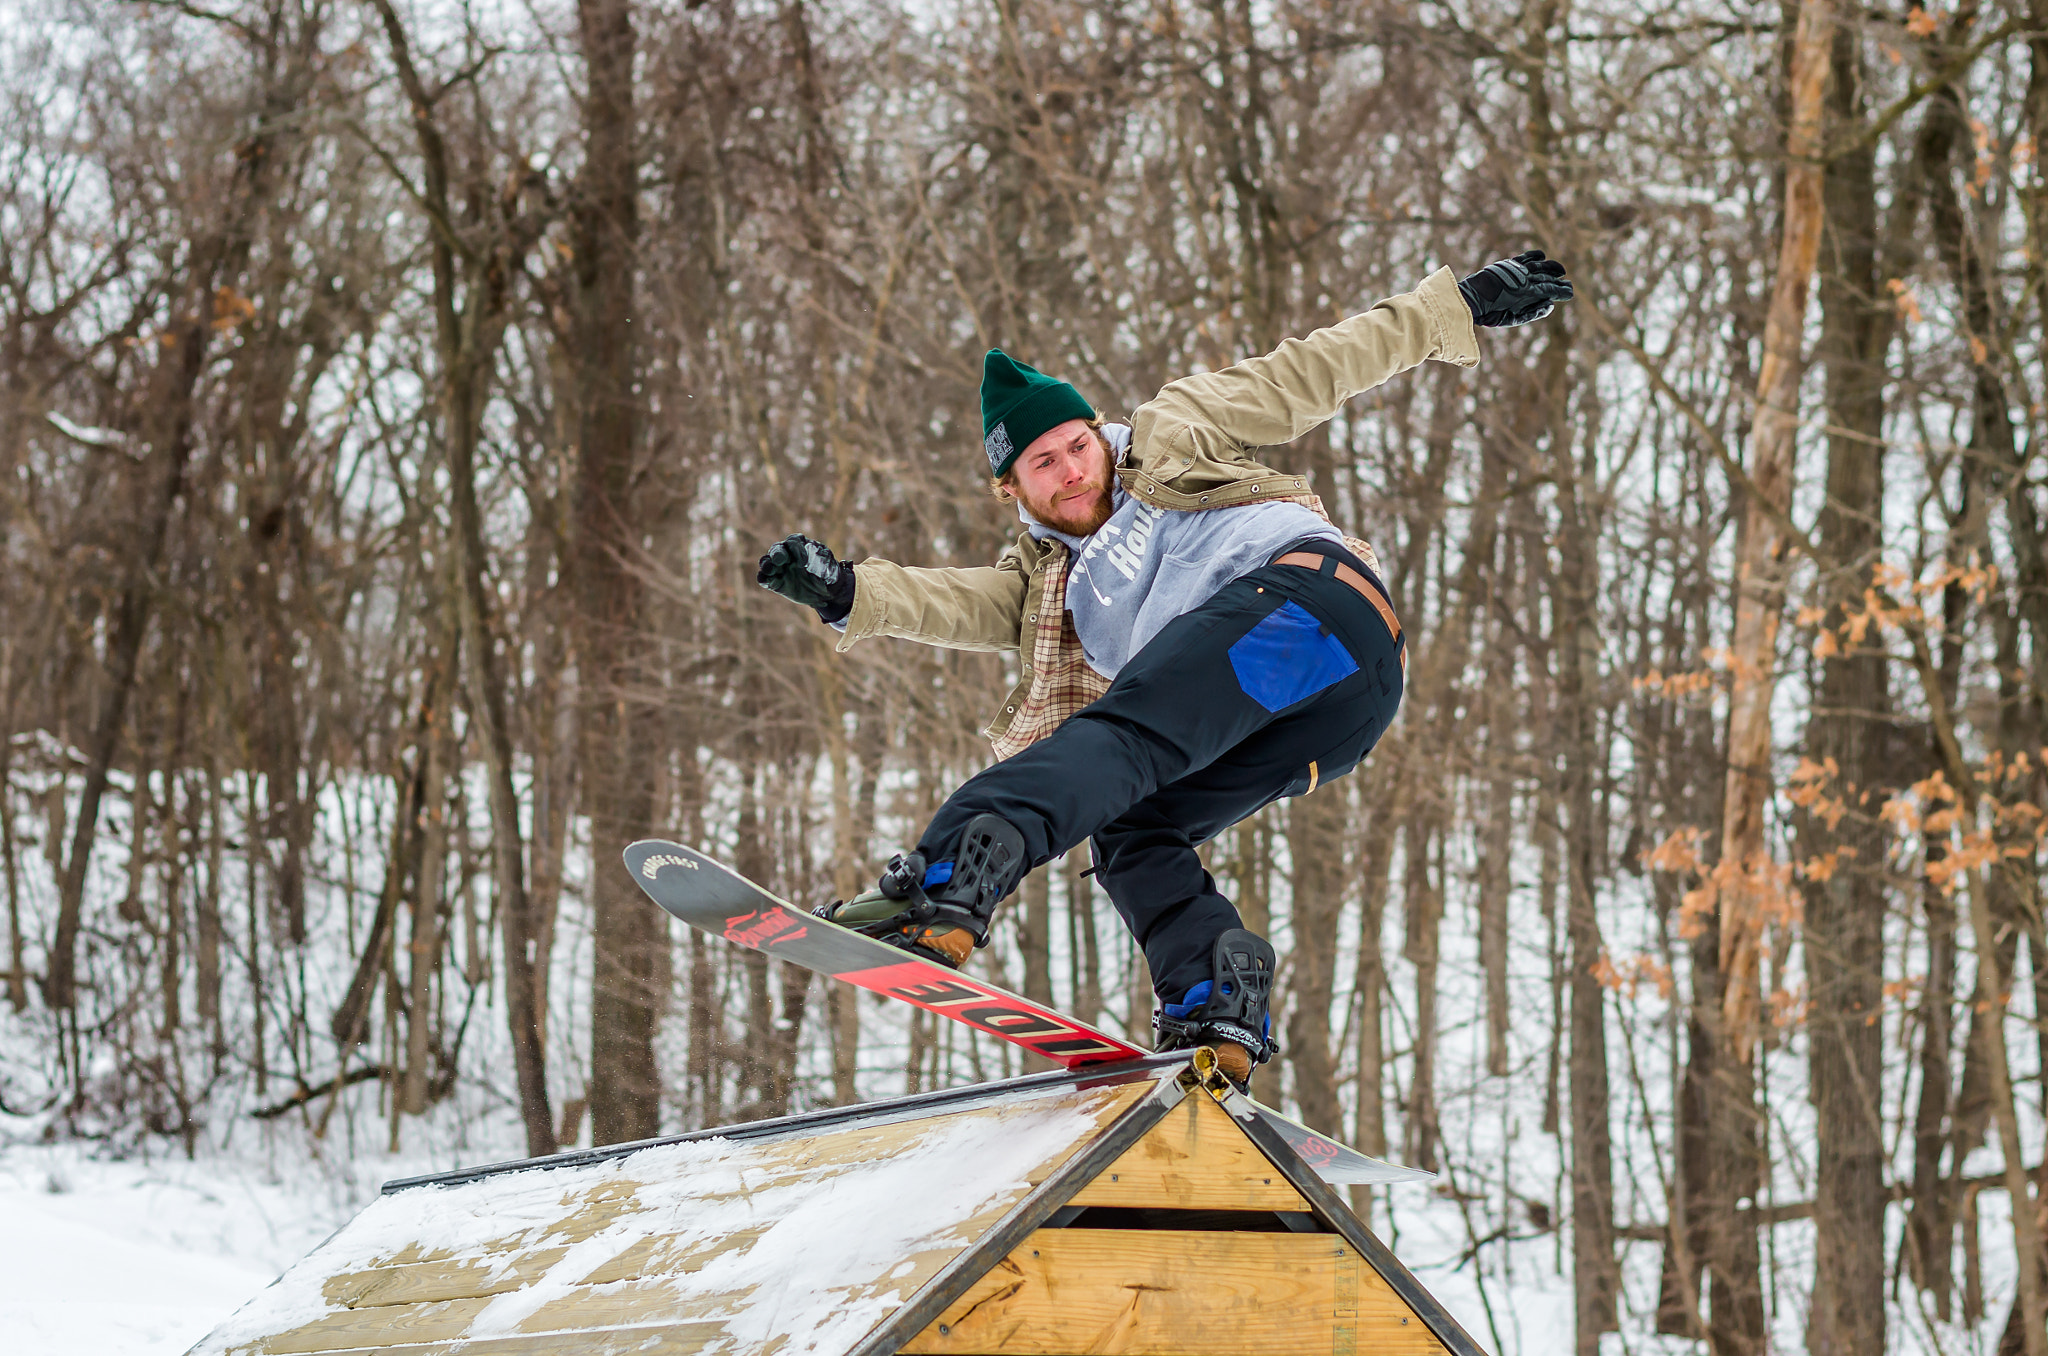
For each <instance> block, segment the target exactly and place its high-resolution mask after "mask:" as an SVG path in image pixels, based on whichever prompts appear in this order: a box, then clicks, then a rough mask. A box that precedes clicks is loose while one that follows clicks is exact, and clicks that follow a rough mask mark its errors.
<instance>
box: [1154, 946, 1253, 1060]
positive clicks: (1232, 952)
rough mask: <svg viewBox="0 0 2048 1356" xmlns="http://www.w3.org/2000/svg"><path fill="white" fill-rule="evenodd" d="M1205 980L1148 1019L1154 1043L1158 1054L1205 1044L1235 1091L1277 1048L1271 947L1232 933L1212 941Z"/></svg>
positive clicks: (1164, 1004)
mask: <svg viewBox="0 0 2048 1356" xmlns="http://www.w3.org/2000/svg"><path fill="white" fill-rule="evenodd" d="M1209 964H1210V975H1211V977H1210V978H1209V979H1205V980H1203V981H1202V982H1201V983H1200V984H1197V985H1195V987H1193V988H1192V989H1189V990H1188V991H1187V992H1186V993H1185V994H1183V995H1182V996H1181V1000H1180V1001H1179V1002H1178V1003H1163V1004H1161V1005H1160V1007H1159V1010H1158V1011H1157V1012H1154V1013H1153V1014H1152V1029H1153V1031H1154V1033H1155V1034H1156V1036H1157V1040H1156V1042H1155V1044H1156V1045H1157V1047H1158V1048H1159V1049H1161V1050H1191V1049H1193V1048H1194V1047H1196V1046H1198V1045H1206V1046H1209V1047H1210V1048H1211V1049H1213V1050H1215V1052H1216V1065H1217V1067H1218V1068H1220V1069H1221V1070H1222V1071H1223V1073H1224V1075H1225V1076H1226V1077H1227V1078H1229V1079H1230V1081H1231V1082H1233V1083H1235V1084H1237V1086H1238V1087H1240V1088H1245V1087H1248V1086H1249V1085H1250V1083H1251V1077H1252V1070H1253V1069H1254V1068H1256V1067H1257V1066H1258V1065H1261V1064H1264V1063H1265V1062H1266V1061H1267V1060H1269V1059H1271V1058H1272V1057H1273V1056H1274V1055H1275V1054H1277V1053H1279V1049H1280V1047H1279V1046H1277V1045H1275V1044H1274V1043H1273V1019H1272V1018H1271V1016H1269V1015H1268V1004H1269V1003H1270V1001H1271V999H1272V993H1273V964H1274V958H1273V948H1272V947H1271V946H1269V945H1268V944H1267V943H1266V941H1265V939H1264V938H1261V937H1257V936H1254V935H1253V934H1251V933H1249V932H1246V931H1245V930H1244V929H1243V928H1232V929H1231V930H1230V931H1228V932H1226V933H1224V934H1223V935H1222V936H1221V937H1218V938H1217V939H1216V950H1215V952H1214V953H1213V954H1212V956H1211V957H1210V961H1209Z"/></svg>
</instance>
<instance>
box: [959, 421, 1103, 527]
mask: <svg viewBox="0 0 2048 1356" xmlns="http://www.w3.org/2000/svg"><path fill="white" fill-rule="evenodd" d="M1108 422H1109V416H1108V415H1106V414H1104V413H1103V412H1102V411H1101V410H1097V411H1096V412H1095V417H1094V418H1093V419H1090V420H1089V421H1088V427H1089V428H1090V429H1092V430H1094V433H1095V441H1096V442H1098V443H1101V444H1102V449H1103V451H1105V452H1107V451H1108V450H1109V439H1107V438H1105V437H1103V436H1102V426H1103V425H1104V424H1106V423H1108ZM1017 455H1018V457H1019V458H1020V459H1021V458H1022V457H1023V455H1024V454H1023V453H1021V452H1020V453H1018V454H1017ZM1016 476H1017V463H1016V462H1014V461H1013V462H1011V463H1010V469H1009V470H1007V471H1005V472H1003V473H1002V474H1001V475H999V476H990V477H989V478H988V492H989V495H990V496H991V497H992V498H993V499H994V500H995V501H996V502H997V503H999V504H1008V503H1011V502H1013V501H1014V500H1015V499H1016V498H1017V495H1016V492H1015V491H1014V490H1012V489H1011V488H1010V482H1011V481H1012V480H1014V479H1016Z"/></svg>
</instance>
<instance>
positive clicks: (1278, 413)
mask: <svg viewBox="0 0 2048 1356" xmlns="http://www.w3.org/2000/svg"><path fill="white" fill-rule="evenodd" d="M1571 295H1572V286H1571V283H1569V282H1568V281H1566V280H1565V276H1564V268H1563V266H1562V265H1561V264H1559V263H1557V262H1556V261H1554V260H1549V259H1546V258H1544V255H1543V252H1542V251H1541V250H1530V251H1527V252H1525V253H1523V254H1519V255H1516V256H1515V257H1514V258H1512V259H1505V260H1502V261H1500V262H1498V263H1495V264H1490V265H1488V266H1487V267H1486V268H1484V269H1482V270H1481V271H1480V272H1478V273H1476V274H1473V275H1472V276H1471V277H1469V278H1466V279H1464V280H1463V281H1462V282H1461V281H1458V280H1456V279H1455V278H1454V276H1453V275H1452V273H1451V271H1450V270H1449V269H1440V270H1438V271H1437V272H1436V273H1435V274H1433V275H1431V276H1430V277H1429V278H1428V279H1427V280H1426V281H1425V282H1424V283H1423V284H1422V285H1421V286H1420V287H1418V288H1417V289H1416V290H1414V291H1413V292H1408V293H1404V294H1402V295H1400V296H1395V297H1389V298H1387V299H1386V300H1384V301H1381V302H1379V303H1377V304H1376V305H1374V306H1373V307H1372V308H1371V309H1369V310H1367V311H1364V312H1362V313H1360V314H1358V315H1354V316H1352V317H1350V318H1349V319H1347V320H1344V321H1341V322H1339V323H1338V324H1335V325H1332V326H1330V327H1329V328H1327V329H1322V330H1318V331H1316V332H1315V333H1313V334H1311V335H1309V336H1308V337H1307V338H1305V339H1289V340H1287V341H1285V342H1284V343H1282V344H1281V345H1280V347H1279V348H1277V349H1275V350H1274V351H1273V352H1272V353H1269V354H1267V355H1266V356H1265V357H1262V358H1253V359H1250V360H1248V361H1246V362H1242V363H1239V364H1238V365H1237V366H1235V367H1231V368H1227V369H1225V370H1224V371H1221V372H1205V373H1200V374H1197V375H1194V376H1189V377H1183V378H1181V379H1180V380H1178V381H1175V382H1173V383H1171V384H1170V385H1168V386H1166V387H1165V388H1164V389H1162V390H1161V391H1160V392H1159V394H1158V395H1157V396H1155V397H1154V398H1153V399H1152V400H1150V401H1148V402H1147V403H1145V404H1144V405H1142V406H1140V407H1139V408H1138V410H1137V412H1136V413H1135V414H1134V415H1133V416H1132V417H1131V420H1130V422H1129V423H1128V424H1124V423H1110V422H1107V421H1105V420H1104V418H1103V417H1102V416H1101V415H1099V414H1098V413H1097V412H1096V411H1095V409H1094V408H1093V407H1092V406H1090V405H1089V404H1088V402H1087V401H1085V400H1083V399H1082V398H1081V396H1080V394H1079V393H1078V392H1077V391H1076V390H1075V389H1074V388H1073V387H1072V386H1069V385H1068V384H1067V383H1065V382H1063V381H1057V380H1054V379H1053V378H1051V377H1047V376H1045V375H1043V374H1042V373H1040V372H1038V371H1036V370H1035V369H1033V368H1031V367H1028V366H1026V365H1025V364H1023V363H1020V362H1018V361H1016V360H1015V359H1013V358H1010V357H1009V356H1008V355H1006V354H1004V353H1003V352H1002V351H1001V350H999V349H991V350H990V351H989V352H988V354H987V357H986V358H985V360H984V363H983V371H982V384H981V412H982V435H983V437H982V449H983V451H984V452H985V453H986V455H987V457H988V465H989V472H990V474H991V476H992V477H993V479H994V486H995V489H996V492H997V494H998V497H1000V498H1004V499H1007V500H1014V501H1016V503H1017V505H1018V508H1017V516H1018V517H1019V518H1020V519H1021V520H1022V521H1023V524H1024V531H1023V532H1022V533H1021V534H1020V535H1019V537H1018V539H1017V541H1016V543H1015V544H1014V545H1013V546H1010V547H1009V548H1007V549H1006V550H1004V552H1003V553H1002V556H1001V558H1000V559H998V560H997V562H996V564H995V565H994V566H992V567H983V568H973V569H917V568H910V567H906V566H902V565H896V564H892V563H891V562H889V561H885V560H863V561H861V562H860V563H859V564H858V566H856V565H854V564H852V563H850V562H843V561H840V560H838V559H837V558H836V557H835V556H834V555H833V553H832V552H831V550H830V549H828V548H827V547H826V546H825V545H824V544H823V543H820V542H817V541H813V540H811V539H810V538H808V537H804V536H801V535H792V536H790V537H787V538H785V539H784V540H783V541H781V542H779V543H777V544H776V545H775V546H774V547H773V548H772V549H770V550H769V552H768V553H767V554H766V555H764V556H762V557H761V562H760V569H759V574H758V576H757V578H758V581H759V582H760V584H761V585H762V586H763V587H765V588H768V589H771V590H773V591H774V592H776V593H778V594H780V595H782V596H783V597H785V598H789V599H791V600H792V601H795V602H798V603H803V604H805V605H807V606H810V607H812V608H815V609H816V610H817V613H818V616H819V618H820V619H821V620H823V621H824V622H825V623H827V624H828V625H831V626H834V627H836V628H838V629H839V630H840V631H841V632H842V638H841V639H840V641H839V642H838V648H839V649H841V650H844V649H846V648H848V647H850V646H851V645H853V644H854V643H855V642H857V641H861V640H865V639H867V638H868V637H870V636H897V637H902V638H904V639H908V640H918V641H923V642H925V643H926V644H929V645H939V646H945V647H948V648H952V649H963V650H1017V651H1019V652H1020V657H1021V659H1022V670H1021V681H1019V683H1018V684H1017V686H1016V687H1015V689H1014V690H1012V691H1011V693H1010V694H1009V695H1008V696H1007V697H1005V698H1004V699H1003V705H1002V707H1001V709H1000V710H999V711H998V713H997V714H996V716H995V718H994V720H993V721H992V722H991V723H990V725H989V727H988V729H987V731H986V733H987V734H988V736H989V738H990V739H991V741H992V742H993V744H994V746H995V752H996V756H997V757H998V759H1000V761H998V762H997V763H995V764H994V765H993V766H991V767H989V768H987V769H986V770H984V771H982V772H980V773H978V774H977V775H975V776H974V777H972V778H970V779H969V780H968V781H967V782H965V783H964V784H963V785H961V787H960V788H959V789H958V790H956V791H955V792H954V793H953V794H952V796H951V797H950V798H949V799H948V800H947V801H946V803H945V804H944V805H943V806H942V807H941V808H940V809H939V812H938V814H937V815H936V816H935V817H934V818H933V819H932V821H931V823H930V825H929V826H928V827H926V829H925V831H924V834H923V836H922V837H920V838H919V839H918V842H917V846H916V848H915V849H914V850H913V851H911V852H907V853H903V854H900V855H898V856H897V857H896V858H894V859H893V860H892V861H891V862H890V864H889V867H888V869H887V870H886V871H884V872H883V873H882V878H881V881H880V883H879V885H878V886H877V888H876V889H874V890H872V891H869V892H868V893H866V894H862V895H859V896H856V897H855V898H854V899H852V900H848V901H845V902H843V903H836V904H833V905H828V906H826V908H824V909H821V910H819V912H820V913H821V914H823V915H824V916H826V917H828V918H831V919H833V920H834V921H836V922H839V923H842V924H845V925H846V926H849V927H854V928H857V929H859V930H860V931H862V932H865V933H867V934H868V935H870V936H876V937H881V938H883V939H884V940H887V941H890V942H893V943H894V944H896V945H898V946H902V947H905V948H908V949H911V950H914V951H916V952H918V953H919V954H922V955H925V956H929V957H931V958H933V959H936V960H940V961H943V962H944V963H946V964H948V965H952V966H956V967H957V966H958V965H959V964H961V963H962V962H963V961H965V960H966V958H967V956H968V955H969V954H970V953H971V952H972V951H973V949H974V948H975V947H977V946H982V945H986V944H987V941H988V935H989V922H990V918H991V916H992V914H993V912H994V909H995V906H996V904H997V902H998V901H999V900H1001V899H1003V898H1004V897H1005V896H1007V895H1008V894H1009V893H1010V891H1011V890H1012V889H1014V888H1015V887H1016V885H1017V884H1018V882H1019V881H1020V880H1021V879H1022V878H1023V876H1024V875H1025V873H1026V872H1028V871H1029V870H1030V869H1031V868H1033V867H1035V866H1038V865H1040V864H1042V863H1044V862H1047V861H1049V860H1051V859H1052V858H1054V857H1056V856H1059V855H1060V854H1061V853H1064V852H1066V851H1067V850H1068V849H1069V848H1071V847H1073V846H1074V845H1075V844H1077V843H1079V842H1081V841H1082V840H1083V839H1092V848H1093V854H1094V860H1095V871H1096V876H1097V878H1098V879H1099V880H1100V882H1101V883H1102V886H1103V888H1104V890H1106V891H1107V892H1108V894H1109V897H1110V900H1111V902H1112V903H1113V904H1114V905H1115V906H1116V909H1117V912H1118V913H1119V914H1120V915H1122V917H1123V919H1124V922H1125V923H1126V924H1127V925H1128V926H1129V927H1130V929H1131V932H1132V935H1133V936H1135V937H1136V938H1137V940H1138V944H1139V945H1140V946H1142V947H1143V948H1144V951H1145V959H1146V960H1147V962H1148V963H1149V964H1150V966H1151V971H1152V977H1153V987H1154V990H1155V992H1156V993H1157V995H1158V998H1159V1008H1158V1011H1157V1012H1156V1013H1155V1014H1154V1017H1153V1023H1154V1028H1155V1031H1156V1034H1157V1044H1158V1046H1159V1048H1161V1049H1176V1048H1185V1047H1188V1046H1193V1045H1196V1044H1206V1045H1211V1046H1214V1047H1215V1048H1216V1050H1217V1052H1218V1055H1219V1057H1220V1062H1221V1063H1222V1065H1223V1067H1224V1069H1225V1072H1227V1073H1228V1074H1229V1075H1230V1076H1231V1077H1232V1078H1233V1079H1235V1080H1236V1081H1238V1082H1239V1083H1244V1082H1245V1081H1246V1080H1247V1079H1248V1078H1249V1077H1250V1074H1251V1071H1252V1068H1253V1067H1254V1066H1255V1065H1257V1064H1259V1063H1263V1062H1264V1061H1265V1060H1267V1059H1269V1058H1271V1056H1272V1054H1273V1053H1274V1050H1275V1048H1276V1047H1275V1046H1274V1044H1273V1041H1272V1036H1271V1023H1270V1021H1269V1020H1268V1017H1267V1012H1268V1006H1269V1003H1270V998H1271V988H1272V979H1273V967H1274V955H1273V949H1272V947H1271V946H1270V945H1268V944H1267V943H1266V942H1265V941H1264V940H1263V939H1262V938H1259V937H1256V936H1254V935H1253V934H1252V933H1250V932H1247V931H1246V930H1244V928H1243V927H1242V926H1241V922H1242V920H1241V919H1240V918H1239V917H1238V913H1237V910H1236V908H1235V907H1233V906H1232V904H1231V903H1230V901H1229V900H1227V899H1225V898H1224V897H1223V895H1222V894H1221V892H1219V891H1218V890H1217V888H1216V883H1215V881H1214V880H1213V879H1212V878H1211V877H1210V875H1209V873H1208V872H1207V871H1205V870H1204V869H1203V868H1202V864H1201V860H1200V858H1199V857H1198V856H1197V855H1196V852H1195V848H1196V846H1197V845H1198V844H1200V843H1203V842H1206V841H1207V840H1208V839H1210V838H1212V837H1214V836H1215V835H1216V834H1218V833H1220V832H1222V831H1223V830H1224V829H1226V828H1228V827H1229V826H1231V825H1232V824H1235V823H1236V822H1238V821H1239V820H1241V819H1243V818H1245V817H1246V816H1247V815H1250V814H1252V813H1254V812H1255V811H1257V810H1259V809H1260V808H1261V807H1263V806H1265V805H1268V804H1270V803H1272V802H1273V801H1275V800H1278V799H1280V798H1282V797H1284V796H1298V795H1305V794H1307V793H1308V792H1309V791H1312V790H1314V789H1315V788H1316V786H1317V785H1319V784H1320V783H1323V782H1327V781H1330V780H1332V779H1334V778H1337V777H1341V776H1343V775H1344V774H1345V773H1347V772H1349V771H1350V770H1351V769H1352V768H1353V767H1354V766H1356V765H1357V764H1358V763H1359V761H1360V760H1362V759H1363V758H1364V757H1365V756H1366V754H1367V753H1368V752H1370V751H1371V749H1372V747H1373V745H1374V744H1375V743H1377V742H1378V740H1379V738H1380V736H1381V735H1382V734H1383V733H1385V731H1386V729H1387V726H1388V723H1389V722H1390V721H1392V719H1393V717H1394V712H1395V710H1396V708H1397V707H1398V706H1399V705H1400V701H1401V688H1402V679H1403V674H1404V672H1405V667H1406V660H1407V654H1406V650H1405V648H1404V642H1403V637H1402V632H1401V624H1400V622H1399V620H1398V619H1397V617H1396V615H1395V612H1394V608H1393V605H1392V602H1391V600H1390V598H1389V596H1388V594H1387V590H1386V586H1385V584H1384V583H1383V582H1382V581H1381V577H1380V571H1379V568H1378V562H1377V560H1376V559H1375V557H1374V556H1373V553H1372V548H1371V547H1370V546H1368V545H1367V544H1366V543H1364V542H1363V541H1359V540H1357V539H1356V538H1349V537H1346V536H1345V535H1344V534H1343V533H1341V532H1339V531H1338V529H1337V528H1336V527H1335V526H1334V525H1332V523H1331V522H1330V520H1329V518H1328V516H1327V515H1326V514H1325V513H1324V512H1323V508H1322V503H1321V501H1320V500H1319V499H1318V498H1317V496H1315V495H1314V494H1312V493H1310V492H1309V487H1308V481H1307V479H1306V478H1304V477H1301V476H1296V475H1290V474H1286V473H1284V472H1281V471H1277V470H1274V469H1273V468H1272V467H1270V466H1267V465H1264V464H1262V463H1261V462H1259V461H1257V460H1255V459H1254V457H1253V452H1254V451H1255V450H1257V449H1261V448H1265V447H1271V446H1275V445H1278V444H1281V443H1286V442H1291V441H1292V440H1294V439H1296V438H1298V437H1300V436H1302V435H1303V434H1305V433H1307V432H1308V431H1309V430H1311V429H1313V428H1315V427H1316V426H1318V425H1319V424H1321V423H1323V422H1324V421H1326V420H1328V419H1329V418H1331V417H1332V416H1333V415H1335V414H1336V413H1337V411H1338V410H1339V409H1340V408H1341V407H1342V406H1343V404H1344V402H1345V401H1346V400H1348V399H1350V398H1351V397H1352V396H1354V395H1357V394H1358V393H1359V392H1361V391H1366V390H1370V389H1371V388H1372V387H1375V386H1377V385H1379V384H1380V383H1381V382H1383V381H1385V380H1387V379H1388V378H1389V377H1392V376H1395V375H1396V374H1398V373H1401V372H1405V371H1407V370H1408V369H1409V368H1411V367H1414V366H1416V365H1418V364H1420V363H1422V362H1424V361H1427V360H1429V359H1432V358H1433V359H1436V360H1437V361H1440V362H1448V363H1453V364H1455V365H1457V366H1460V367H1471V366H1473V365H1475V364H1476V363H1477V362H1478V361H1479V348H1478V341H1477V337H1476V333H1475V330H1474V326H1475V325H1484V326H1501V325H1521V324H1526V323H1528V322H1530V321H1533V320H1539V319H1541V318H1542V317H1544V316H1546V315H1548V314H1549V313H1550V311H1551V309H1552V308H1553V306H1554V305H1555V304H1556V303H1558V302H1561V301H1567V300H1569V299H1570V298H1571Z"/></svg>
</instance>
